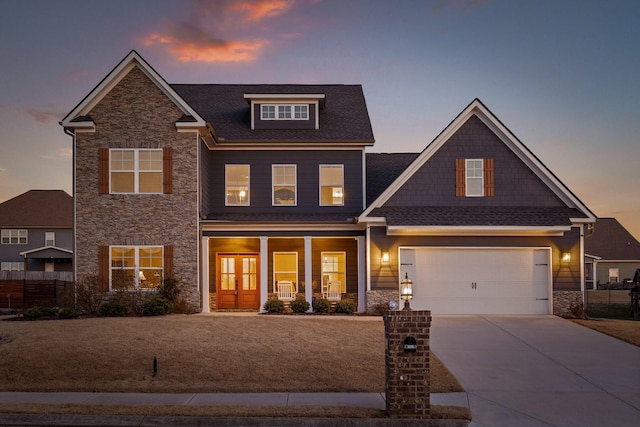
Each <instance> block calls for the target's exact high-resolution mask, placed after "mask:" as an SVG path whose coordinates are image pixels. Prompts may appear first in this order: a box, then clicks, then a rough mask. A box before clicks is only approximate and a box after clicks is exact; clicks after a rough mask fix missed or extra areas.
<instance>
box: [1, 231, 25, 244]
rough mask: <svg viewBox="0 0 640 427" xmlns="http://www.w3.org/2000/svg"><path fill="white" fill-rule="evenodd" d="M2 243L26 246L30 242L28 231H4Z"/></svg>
mask: <svg viewBox="0 0 640 427" xmlns="http://www.w3.org/2000/svg"><path fill="white" fill-rule="evenodd" d="M0 241H1V242H2V244H3V245H26V244H27V242H28V239H27V230H9V229H7V230H2V232H0Z"/></svg>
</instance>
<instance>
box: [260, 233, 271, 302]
mask: <svg viewBox="0 0 640 427" xmlns="http://www.w3.org/2000/svg"><path fill="white" fill-rule="evenodd" d="M268 298H269V237H267V236H260V312H261V313H264V303H265V302H267V299H268Z"/></svg>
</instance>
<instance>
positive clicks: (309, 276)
mask: <svg viewBox="0 0 640 427" xmlns="http://www.w3.org/2000/svg"><path fill="white" fill-rule="evenodd" d="M311 251H312V246H311V236H304V299H306V300H307V301H308V302H309V304H312V303H313V269H312V265H311V259H312V256H311V255H312V253H311ZM308 311H309V312H312V311H313V305H312V306H310V307H309V310H308Z"/></svg>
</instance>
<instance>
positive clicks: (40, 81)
mask: <svg viewBox="0 0 640 427" xmlns="http://www.w3.org/2000/svg"><path fill="white" fill-rule="evenodd" d="M132 49H135V50H136V51H138V53H140V54H141V55H142V56H143V57H144V58H145V59H146V60H147V61H148V62H149V63H150V64H151V65H152V66H153V67H154V68H155V69H156V71H158V72H159V73H160V74H161V75H162V76H163V77H164V78H165V79H166V80H167V81H168V82H169V83H301V84H304V83H319V84H323V83H327V84H328V83H346V84H362V85H363V88H364V92H365V97H366V100H367V105H368V108H369V114H370V117H371V122H372V125H373V131H374V135H375V138H376V144H375V146H374V148H373V149H372V150H371V151H375V152H418V151H421V150H422V149H423V148H424V147H425V146H426V145H427V144H428V143H429V142H431V140H433V138H435V137H436V136H437V134H438V133H439V132H440V131H441V130H442V129H443V128H444V127H446V126H447V125H448V124H449V122H450V121H451V120H452V119H453V118H454V117H455V116H456V115H457V114H458V113H459V112H460V111H462V110H463V109H464V108H465V107H466V106H467V105H468V104H469V102H471V101H472V100H473V99H474V98H476V97H477V98H480V99H481V100H482V102H483V103H484V104H485V105H486V106H487V107H488V108H489V109H490V110H491V111H492V112H493V113H494V114H495V115H496V116H497V117H498V118H499V119H500V120H501V121H502V122H503V123H504V124H505V125H506V126H507V127H508V128H509V129H510V130H511V131H512V132H513V133H514V134H515V135H516V136H517V137H518V138H519V139H520V140H521V141H522V142H523V143H524V144H525V145H526V146H527V147H528V148H529V149H531V150H532V151H533V152H534V153H535V154H536V155H537V156H538V157H539V158H540V160H542V162H543V163H545V164H546V165H547V167H549V168H550V169H551V171H552V172H553V173H554V174H555V175H556V176H558V178H560V180H561V181H562V182H564V184H565V185H566V186H567V187H569V188H570V189H571V190H572V191H573V192H574V193H575V194H576V195H577V196H578V197H579V198H580V199H581V200H582V201H583V202H584V203H585V204H586V205H587V206H588V207H589V208H590V209H591V210H592V211H594V213H595V214H596V215H598V216H602V217H608V216H612V217H616V218H617V219H618V220H619V221H620V222H621V223H622V224H623V225H624V226H625V227H626V228H627V229H628V230H629V231H631V232H632V233H633V234H634V235H635V237H636V238H639V239H640V71H639V70H640V1H637V0H629V1H616V0H609V1H604V0H598V1H596V0H593V1H592V0H574V1H564V0H549V1H546V0H531V1H529V0H517V1H513V0H423V1H403V0H395V1H382V0H380V1H363V0H350V1H345V0H291V1H285V0H275V1H262V0H255V1H250V0H238V1H232V0H219V1H207V0H109V1H87V0H0V202H2V201H4V200H7V199H9V198H12V197H14V196H17V195H19V194H21V193H23V192H25V191H28V190H30V189H63V190H65V191H67V192H68V193H69V194H71V192H72V190H71V173H72V171H71V151H72V150H71V142H72V141H71V137H69V136H67V135H65V134H64V132H63V129H62V128H61V127H60V125H59V124H58V122H59V121H60V120H61V119H62V118H63V117H64V116H65V115H66V114H67V113H68V112H69V111H71V110H72V109H73V108H74V107H75V106H76V105H77V104H78V103H79V102H80V101H81V100H82V99H83V98H84V97H85V96H86V95H87V94H88V93H89V92H90V91H91V90H92V89H93V88H94V87H95V86H96V85H97V84H98V83H99V82H100V81H101V80H102V78H104V77H105V76H106V75H107V74H108V73H109V71H111V69H112V68H113V67H114V66H115V65H116V64H117V63H118V62H119V61H120V60H121V59H122V58H124V57H125V56H126V55H127V53H129V51H131V50H132Z"/></svg>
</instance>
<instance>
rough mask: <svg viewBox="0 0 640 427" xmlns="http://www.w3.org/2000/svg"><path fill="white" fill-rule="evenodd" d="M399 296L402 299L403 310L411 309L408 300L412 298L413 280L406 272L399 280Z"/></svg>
mask: <svg viewBox="0 0 640 427" xmlns="http://www.w3.org/2000/svg"><path fill="white" fill-rule="evenodd" d="M400 298H402V299H403V300H404V308H403V310H411V306H410V305H409V300H410V299H411V298H413V282H412V281H411V279H409V274H408V273H404V279H402V282H400Z"/></svg>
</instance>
